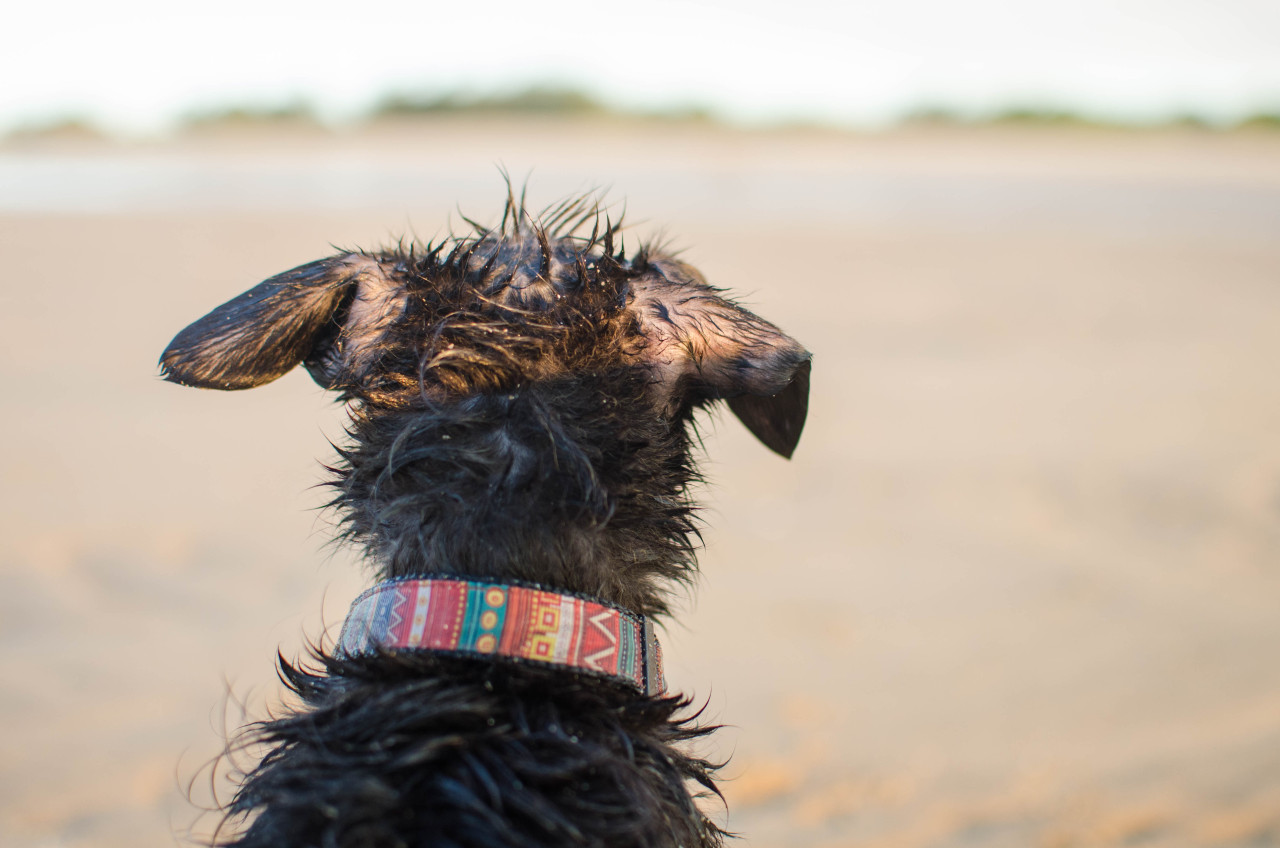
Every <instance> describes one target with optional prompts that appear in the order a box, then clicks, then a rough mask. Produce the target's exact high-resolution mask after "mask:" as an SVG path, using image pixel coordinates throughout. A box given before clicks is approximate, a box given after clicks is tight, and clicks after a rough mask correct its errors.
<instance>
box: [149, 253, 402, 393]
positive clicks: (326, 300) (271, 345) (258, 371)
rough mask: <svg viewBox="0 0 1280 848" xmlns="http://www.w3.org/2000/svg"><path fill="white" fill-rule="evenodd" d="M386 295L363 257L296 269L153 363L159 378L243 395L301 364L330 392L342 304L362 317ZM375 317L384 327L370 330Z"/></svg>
mask: <svg viewBox="0 0 1280 848" xmlns="http://www.w3.org/2000/svg"><path fill="white" fill-rule="evenodd" d="M387 288H388V283H387V274H386V269H385V268H384V267H383V266H382V264H381V263H379V262H378V261H377V260H376V259H374V258H372V257H368V256H364V255H362V254H346V255H342V256H334V257H330V258H329V259H322V260H320V261H318V262H311V263H308V264H306V265H300V266H299V267H297V268H294V269H293V270H291V271H285V272H284V273H283V274H278V275H276V276H274V277H272V278H271V279H269V280H266V281H264V282H262V283H259V284H258V285H257V286H254V287H253V288H252V289H250V290H249V291H247V292H245V293H244V294H242V295H240V296H238V297H235V298H232V299H231V300H229V301H227V302H226V303H224V304H222V305H221V306H219V307H218V308H217V309H215V310H213V311H212V312H210V313H209V314H208V315H206V316H204V317H203V318H201V319H200V320H198V321H196V322H195V323H193V324H191V325H190V326H189V327H187V328H186V329H185V330H183V331H182V332H180V333H178V335H177V336H175V337H174V339H173V341H172V342H170V343H169V346H168V347H167V348H165V351H164V353H163V354H162V355H161V357H160V374H161V376H163V377H164V378H165V379H166V380H169V381H171V382H174V383H179V384H181V385H184V386H195V387H196V388H201V389H224V390H230V389H250V388H253V387H254V386H261V385H262V384H264V383H269V382H271V381H272V380H274V379H276V378H278V377H281V376H283V375H284V374H285V373H287V372H288V371H289V370H291V369H292V368H293V367H294V366H296V365H297V364H298V363H300V362H302V361H303V360H306V361H307V368H308V370H309V371H310V372H311V374H312V376H313V377H314V378H315V380H316V382H318V383H320V384H321V385H322V386H325V387H326V388H330V387H332V386H333V384H334V382H335V381H336V379H337V372H338V371H339V370H340V368H341V365H342V363H340V362H339V361H338V356H337V352H336V350H330V349H329V348H336V342H337V340H338V337H339V334H340V333H342V332H344V330H345V328H343V327H341V326H339V324H338V323H337V321H336V320H335V319H336V318H337V314H338V311H339V309H340V308H341V307H343V306H344V304H347V311H348V312H352V313H356V312H361V311H362V310H363V312H362V316H363V313H364V312H370V311H371V310H370V304H371V303H378V302H379V301H378V300H377V298H378V296H379V295H380V294H381V293H384V292H385V291H386V289H387ZM353 293H354V297H353V299H352V300H348V299H347V298H348V295H349V294H353ZM375 311H376V310H375ZM378 318H382V319H383V320H385V316H384V315H379V316H374V317H373V318H372V319H371V320H372V321H373V323H375V324H376V323H377V320H378ZM366 323H367V322H366ZM365 329H368V328H367V327H366V328H365ZM375 329H382V327H376V328H375Z"/></svg>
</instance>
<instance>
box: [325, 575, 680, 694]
mask: <svg viewBox="0 0 1280 848" xmlns="http://www.w3.org/2000/svg"><path fill="white" fill-rule="evenodd" d="M338 647H339V650H340V652H342V653H345V654H347V655H348V656H358V655H361V654H375V653H378V652H379V651H430V652H433V653H449V654H455V655H462V656H471V657H503V658H506V659H512V660H517V661H527V662H533V663H538V664H546V665H552V666H558V667H561V668H565V669H569V670H571V671H574V672H577V673H580V674H593V675H600V676H602V677H605V678H607V679H610V680H615V681H621V682H624V683H626V684H627V685H629V686H631V687H632V688H634V689H636V690H638V691H640V692H641V693H642V694H645V695H661V694H662V693H663V692H665V691H666V682H665V681H664V680H663V677H662V649H661V648H660V647H659V646H658V639H657V637H656V636H655V635H654V632H653V622H652V621H651V620H650V619H648V618H646V617H645V616H642V615H636V614H635V613H632V612H628V611H626V610H624V609H620V608H618V607H616V606H613V605H612V604H608V603H605V602H604V601H600V600H596V599H593V598H587V597H583V596H579V595H572V594H567V593H564V592H553V591H549V590H547V589H543V588H541V587H538V586H532V585H515V584H511V583H487V582H480V581H475V580H466V579H462V578H457V577H430V576H423V577H406V578H399V579H396V580H388V581H387V582H385V583H379V584H378V585H377V586H374V587H373V588H372V589H370V590H368V591H367V592H365V593H364V594H362V595H360V597H358V598H356V600H355V603H353V604H352V605H351V611H350V612H349V613H347V620H346V623H345V624H343V626H342V635H341V636H340V637H339V639H338Z"/></svg>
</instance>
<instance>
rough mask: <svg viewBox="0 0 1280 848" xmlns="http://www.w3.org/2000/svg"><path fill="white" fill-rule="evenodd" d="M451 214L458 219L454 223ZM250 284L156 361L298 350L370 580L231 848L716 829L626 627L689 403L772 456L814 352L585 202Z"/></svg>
mask: <svg viewBox="0 0 1280 848" xmlns="http://www.w3.org/2000/svg"><path fill="white" fill-rule="evenodd" d="M469 223H470V222H469ZM473 226H474V230H473V231H472V232H470V233H468V234H466V235H462V236H451V237H449V238H447V239H445V240H443V241H441V242H439V243H437V244H434V245H426V246H423V247H419V246H403V245H402V246H400V247H398V248H396V249H392V250H386V251H374V252H364V251H354V252H349V253H340V254H338V255H336V256H332V257H330V258H327V259H322V260H319V261H317V262H312V263H309V264H306V265H302V266H300V267H298V268H295V269H293V270H291V271H286V272H285V273H283V274H280V275H278V276H275V277H272V278H271V279H268V280H266V281H265V282H263V283H261V284H260V285H258V286H256V287H255V288H253V289H251V290H249V291H247V292H245V293H244V294H242V295H240V296H239V297H236V298H234V299H232V300H231V301H228V302H227V303H225V304H223V305H222V306H220V307H218V308H217V309H215V310H213V311H212V312H211V313H209V314H208V315H206V316H205V317H204V318H201V319H200V320H198V321H196V322H195V323H193V324H192V325H191V326H189V327H187V328H186V329H185V330H183V331H182V332H181V333H179V334H178V335H177V337H176V338H175V339H174V340H173V342H172V343H171V344H170V345H169V347H168V349H166V350H165V352H164V355H163V357H162V359H161V371H162V374H163V375H164V377H165V378H166V379H168V380H171V381H173V382H176V383H180V384H182V385H187V386H195V387H199V388H211V389H246V388H251V387H254V386H258V385H261V384H263V383H266V382H268V381H270V380H274V379H276V378H277V377H280V376H281V375H283V374H285V373H286V372H287V371H289V370H290V369H292V368H294V367H295V366H297V365H299V364H301V365H303V366H304V367H305V368H306V369H307V370H308V371H309V372H310V373H311V376H312V377H313V378H314V379H315V380H316V381H317V382H318V383H319V384H320V385H322V386H324V387H325V388H328V389H332V390H333V391H334V392H336V393H337V394H338V397H340V398H341V399H343V400H345V401H346V402H347V403H348V408H349V410H350V414H351V422H350V425H349V428H348V433H349V439H348V441H347V443H346V444H345V445H344V446H342V447H341V448H339V454H340V458H339V460H338V462H337V463H335V465H334V468H333V469H332V471H333V479H332V480H331V484H332V486H333V488H334V491H335V493H336V494H335V497H334V499H333V504H332V505H333V506H334V507H336V509H337V510H338V512H339V514H340V515H341V519H342V522H343V523H342V528H343V534H344V536H345V538H346V539H347V540H349V541H351V542H353V543H355V544H357V545H359V546H362V548H363V549H364V551H365V552H366V554H367V557H368V558H369V560H370V561H371V563H372V565H373V567H374V570H375V571H376V573H377V575H378V577H379V578H380V582H379V584H378V585H377V586H376V587H375V588H374V589H372V590H371V591H370V592H368V593H366V594H365V595H364V596H362V597H361V599H360V600H358V601H357V603H356V604H355V605H354V606H353V608H352V612H351V615H350V616H349V617H348V620H347V623H346V627H345V628H344V632H343V635H342V637H341V639H340V640H339V642H338V644H337V645H335V646H334V647H333V649H331V650H319V649H317V650H316V655H315V657H314V661H313V662H312V663H311V664H310V665H309V666H303V665H299V664H292V663H289V662H286V661H284V660H283V659H282V660H281V676H282V678H283V679H284V680H285V682H286V683H287V685H288V686H289V687H290V688H291V689H293V690H294V691H295V692H296V693H297V694H298V696H300V702H301V706H299V707H298V708H297V709H296V710H294V711H293V712H290V713H289V714H287V715H284V716H282V717H278V718H276V719H274V720H271V721H268V722H263V723H262V724H260V725H257V726H256V727H255V728H254V729H253V730H251V731H250V734H251V738H252V739H253V740H255V741H258V742H262V743H265V745H266V746H267V750H268V753H267V754H266V755H265V757H264V758H263V759H262V760H261V761H260V762H259V763H258V764H257V765H256V766H255V767H254V768H252V769H251V770H250V771H249V773H248V774H247V775H246V776H245V777H244V779H243V781H242V783H241V785H240V787H239V789H238V791H237V793H236V795H235V798H234V800H233V801H232V803H231V804H230V806H229V809H228V811H227V813H228V816H229V817H231V818H233V819H236V820H239V822H240V823H239V825H238V833H237V835H236V836H235V837H234V844H236V845H242V846H268V845H270V846H282V845H288V846H415V848H416V846H458V848H461V847H462V846H467V848H482V847H483V848H498V846H502V848H512V846H521V847H522V848H524V847H525V846H527V848H534V846H538V848H543V847H544V846H545V847H546V848H550V846H556V848H563V846H574V845H581V846H606V845H607V846H616V847H618V848H620V847H621V846H637V848H638V846H646V848H653V846H686V847H687V848H692V846H712V845H718V844H720V842H721V840H722V838H723V836H724V834H723V833H722V832H721V831H720V829H719V828H717V826H716V825H715V824H713V823H712V822H711V821H709V820H708V819H707V817H706V816H705V815H704V814H703V813H702V811H701V810H700V809H699V807H698V804H697V802H696V797H697V795H698V794H701V793H707V792H714V791H715V783H714V780H713V773H714V766H713V765H712V764H711V763H709V762H707V761H705V760H704V759H700V758H698V757H697V756H694V755H693V754H691V753H690V752H688V751H687V750H686V747H687V746H686V744H685V743H687V742H689V740H691V739H693V738H695V737H698V736H701V735H703V734H706V733H709V732H710V730H711V729H709V728H706V727H701V726H699V725H698V724H697V723H696V721H695V717H694V716H690V715H689V711H688V710H687V709H686V708H687V706H688V701H687V700H685V699H682V698H681V697H679V696H675V695H671V694H668V693H666V692H665V691H664V684H663V681H662V678H661V661H660V660H661V655H660V652H659V650H658V645H657V640H656V639H655V638H654V636H653V628H652V623H653V621H654V619H660V618H661V617H662V616H663V615H664V614H666V613H667V598H668V592H669V591H670V590H671V589H672V588H673V586H674V585H676V584H678V583H680V582H681V581H687V580H689V579H690V578H691V576H692V575H693V571H694V569H695V568H696V563H695V558H694V545H695V543H696V539H697V530H696V522H695V519H694V512H693V510H694V505H693V504H692V503H691V501H690V497H689V486H690V484H691V483H692V482H693V481H695V480H696V479H697V473H696V470H695V468H694V466H693V463H692V460H691V446H692V445H691V440H692V438H693V434H692V433H691V428H692V418H693V415H694V413H695V411H697V410H699V409H701V408H704V407H707V406H709V405H712V404H715V403H718V402H720V401H725V402H726V403H727V404H728V407H729V409H730V410H732V412H733V413H734V414H735V415H736V416H737V417H738V418H739V419H740V420H741V421H742V422H743V423H744V424H745V425H746V426H747V427H748V428H749V429H750V430H751V432H752V433H754V434H755V435H756V436H757V437H758V438H759V439H760V440H761V441H762V442H763V443H764V444H765V445H767V446H768V447H769V448H771V449H773V450H774V451H776V452H777V453H779V454H782V455H783V456H787V457H790V455H791V453H792V451H793V450H794V449H795V446H796V444H797V441H798V440H799V437H800V432H801V429H802V427H803V425H804V420H805V415H806V411H807V407H808V391H809V368H810V355H809V353H808V352H807V351H806V350H805V349H804V348H803V347H801V346H800V345H799V344H798V343H797V342H796V341H794V340H793V339H791V338H789V337H788V336H786V335H785V334H783V333H782V332H781V331H780V330H779V329H778V328H777V327H775V326H774V325H773V324H770V323H769V322H767V321H765V320H763V319H761V318H758V317H757V316H755V315H753V314H752V313H750V312H748V311H747V310H745V309H743V308H741V307H739V306H737V305H736V304H734V303H733V301H732V300H730V299H729V298H728V297H727V296H726V295H725V294H724V293H723V292H721V291H720V290H718V289H716V288H713V287H712V286H710V285H708V283H707V282H706V280H705V279H703V276H702V275H701V274H700V273H699V272H698V271H697V270H696V269H695V268H693V267H691V266H689V265H687V264H685V263H684V262H681V261H680V260H679V259H677V258H675V257H674V256H672V255H669V254H668V253H665V252H664V251H663V250H662V249H661V248H656V247H655V248H647V247H642V248H641V249H639V250H637V251H635V252H634V253H632V254H630V255H628V254H627V252H626V251H625V249H623V248H622V247H621V246H619V247H618V249H617V250H616V251H615V242H616V241H618V240H619V232H620V230H619V226H618V225H617V224H616V223H611V222H610V221H609V220H608V218H607V216H605V215H603V214H602V213H601V212H600V210H599V207H598V204H597V203H596V202H595V200H594V199H592V198H579V199H574V200H570V201H567V202H565V203H562V204H560V205H559V206H557V207H555V208H552V209H549V210H547V211H545V212H544V213H542V214H541V215H540V216H536V217H534V216H530V215H529V214H527V213H526V212H525V210H524V207H523V202H522V201H516V200H514V199H512V198H510V197H509V198H508V202H507V205H506V209H505V212H504V214H503V217H502V220H501V223H499V224H497V225H496V226H493V227H482V226H479V225H473Z"/></svg>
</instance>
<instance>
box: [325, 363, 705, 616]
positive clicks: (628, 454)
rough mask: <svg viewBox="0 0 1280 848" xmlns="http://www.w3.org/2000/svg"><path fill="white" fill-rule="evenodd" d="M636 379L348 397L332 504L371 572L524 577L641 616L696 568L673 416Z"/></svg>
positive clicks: (656, 610)
mask: <svg viewBox="0 0 1280 848" xmlns="http://www.w3.org/2000/svg"><path fill="white" fill-rule="evenodd" d="M645 391H646V384H645V381H644V378H643V376H642V375H640V374H637V373H635V372H633V371H628V370H622V369H620V370H619V371H617V372H616V373H612V374H607V375H601V374H594V375H589V376H586V377H565V378H563V379H558V380H544V381H539V382H535V383H531V384H528V385H525V386H522V387H519V388H515V389H513V390H511V391H509V392H502V393H488V394H481V395H472V396H469V397H466V398H463V399H461V400H459V401H456V402H452V403H442V404H438V405H437V404H432V405H431V406H430V407H427V406H425V405H424V406H422V407H420V408H413V409H407V410H405V409H401V410H395V411H388V410H382V409H376V408H359V407H356V408H355V410H354V412H353V424H352V427H351V431H350V432H351V436H352V443H351V445H350V446H349V447H347V448H344V449H342V450H341V454H342V459H343V462H342V463H340V464H339V467H338V468H337V469H336V472H337V479H336V480H335V483H334V485H335V487H336V488H337V489H338V492H339V494H338V496H337V497H336V498H335V500H334V504H335V505H336V506H338V507H339V508H340V509H341V510H342V512H343V520H344V525H345V530H346V535H347V536H348V537H349V538H350V539H352V540H355V541H357V542H359V543H361V544H363V545H364V546H365V548H366V550H367V552H368V554H369V555H370V556H371V557H372V559H373V560H374V561H375V563H376V564H377V568H378V570H379V576H380V577H382V578H384V579H386V578H396V577H405V576H412V575H415V574H422V573H434V574H453V575H459V576H467V577H475V578H480V579H489V580H524V581H531V582H536V583H539V584H542V585H546V586H550V587H554V588H557V589H563V590H565V591H569V592H581V593H584V594H587V595H591V596H594V597H599V598H601V599H603V600H606V601H609V602H610V603H613V604H617V605H618V606H621V607H623V608H626V609H629V610H632V611H634V612H636V613H640V614H643V615H654V614H661V613H662V612H664V611H665V608H666V603H665V597H666V591H667V590H668V588H669V587H670V585H671V584H672V582H673V581H679V580H681V579H683V578H687V577H688V575H689V573H690V572H691V570H692V569H693V568H694V556H693V548H692V544H691V538H693V537H694V536H696V529H695V527H694V523H693V507H692V505H691V503H690V501H689V499H688V494H687V488H688V485H689V483H690V482H691V481H692V480H693V479H695V478H696V473H695V472H694V470H693V468H692V465H691V462H690V456H689V452H690V443H689V438H688V435H687V434H686V432H685V427H686V423H685V421H684V420H677V421H676V422H669V421H665V420H663V419H662V418H660V417H659V416H658V415H657V414H655V413H654V411H653V409H652V405H651V404H650V403H648V402H647V401H646V395H645Z"/></svg>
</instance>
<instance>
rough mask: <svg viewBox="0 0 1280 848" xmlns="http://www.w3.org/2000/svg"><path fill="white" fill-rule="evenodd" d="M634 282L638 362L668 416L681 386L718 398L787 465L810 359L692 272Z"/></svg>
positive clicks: (805, 397) (673, 269) (674, 270)
mask: <svg viewBox="0 0 1280 848" xmlns="http://www.w3.org/2000/svg"><path fill="white" fill-rule="evenodd" d="M653 268H654V269H655V271H657V272H658V273H651V274H648V275H645V276H643V277H641V278H639V279H637V280H636V281H634V282H633V284H632V294H633V298H634V299H633V301H632V304H631V308H632V310H633V312H634V314H635V316H636V320H637V322H638V323H639V325H640V330H641V333H642V334H643V335H644V337H645V347H644V349H643V350H642V351H641V354H640V355H641V356H642V357H643V358H644V359H646V360H647V361H648V363H649V365H650V367H651V369H652V370H653V373H654V374H655V376H656V384H655V389H656V390H657V391H658V393H659V399H660V402H661V403H662V404H663V405H664V406H665V408H666V409H667V410H668V411H669V412H670V411H672V410H674V408H675V407H676V405H677V404H678V403H679V402H680V394H681V392H682V391H684V390H685V389H686V388H688V389H690V390H692V391H694V392H695V393H696V394H698V395H701V396H703V397H712V398H724V399H726V400H728V402H729V409H730V410H731V411H732V412H733V414H734V415H736V416H737V417H738V419H739V420H741V421H742V423H743V424H745V425H746V427H747V429H748V430H750V431H751V432H752V433H753V434H754V435H755V437H756V438H757V439H759V440H760V441H761V442H763V443H764V444H765V446H766V447H768V448H769V449H770V450H772V451H774V452H775V453H778V454H781V455H782V456H785V457H787V458H788V459H789V458H790V457H791V455H792V454H793V453H794V452H795V449H796V444H797V443H799V441H800V433H801V432H802V431H803V430H804V422H805V417H806V416H807V415H808V412H809V371H810V362H811V360H812V358H813V357H812V355H811V354H810V353H809V352H808V351H807V350H805V349H804V347H802V346H801V345H800V343H799V342H797V341H796V340H795V339H793V338H791V337H790V336H788V335H786V334H785V333H783V332H782V331H781V330H779V329H778V328H777V327H776V326H774V325H773V324H771V323H769V322H768V321H766V320H764V319H763V318H760V317H758V316H756V315H753V314H752V313H750V312H748V311H747V310H745V309H743V308H742V307H740V306H738V305H736V304H734V303H732V302H731V301H729V300H727V299H726V298H723V297H721V296H720V295H719V294H718V292H717V291H716V290H715V289H713V288H711V287H710V286H708V285H706V284H705V283H703V282H701V275H699V274H698V273H697V272H696V271H695V270H694V269H692V268H689V267H688V266H685V265H683V264H681V263H676V262H671V261H665V260H664V261H660V262H654V263H653Z"/></svg>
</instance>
